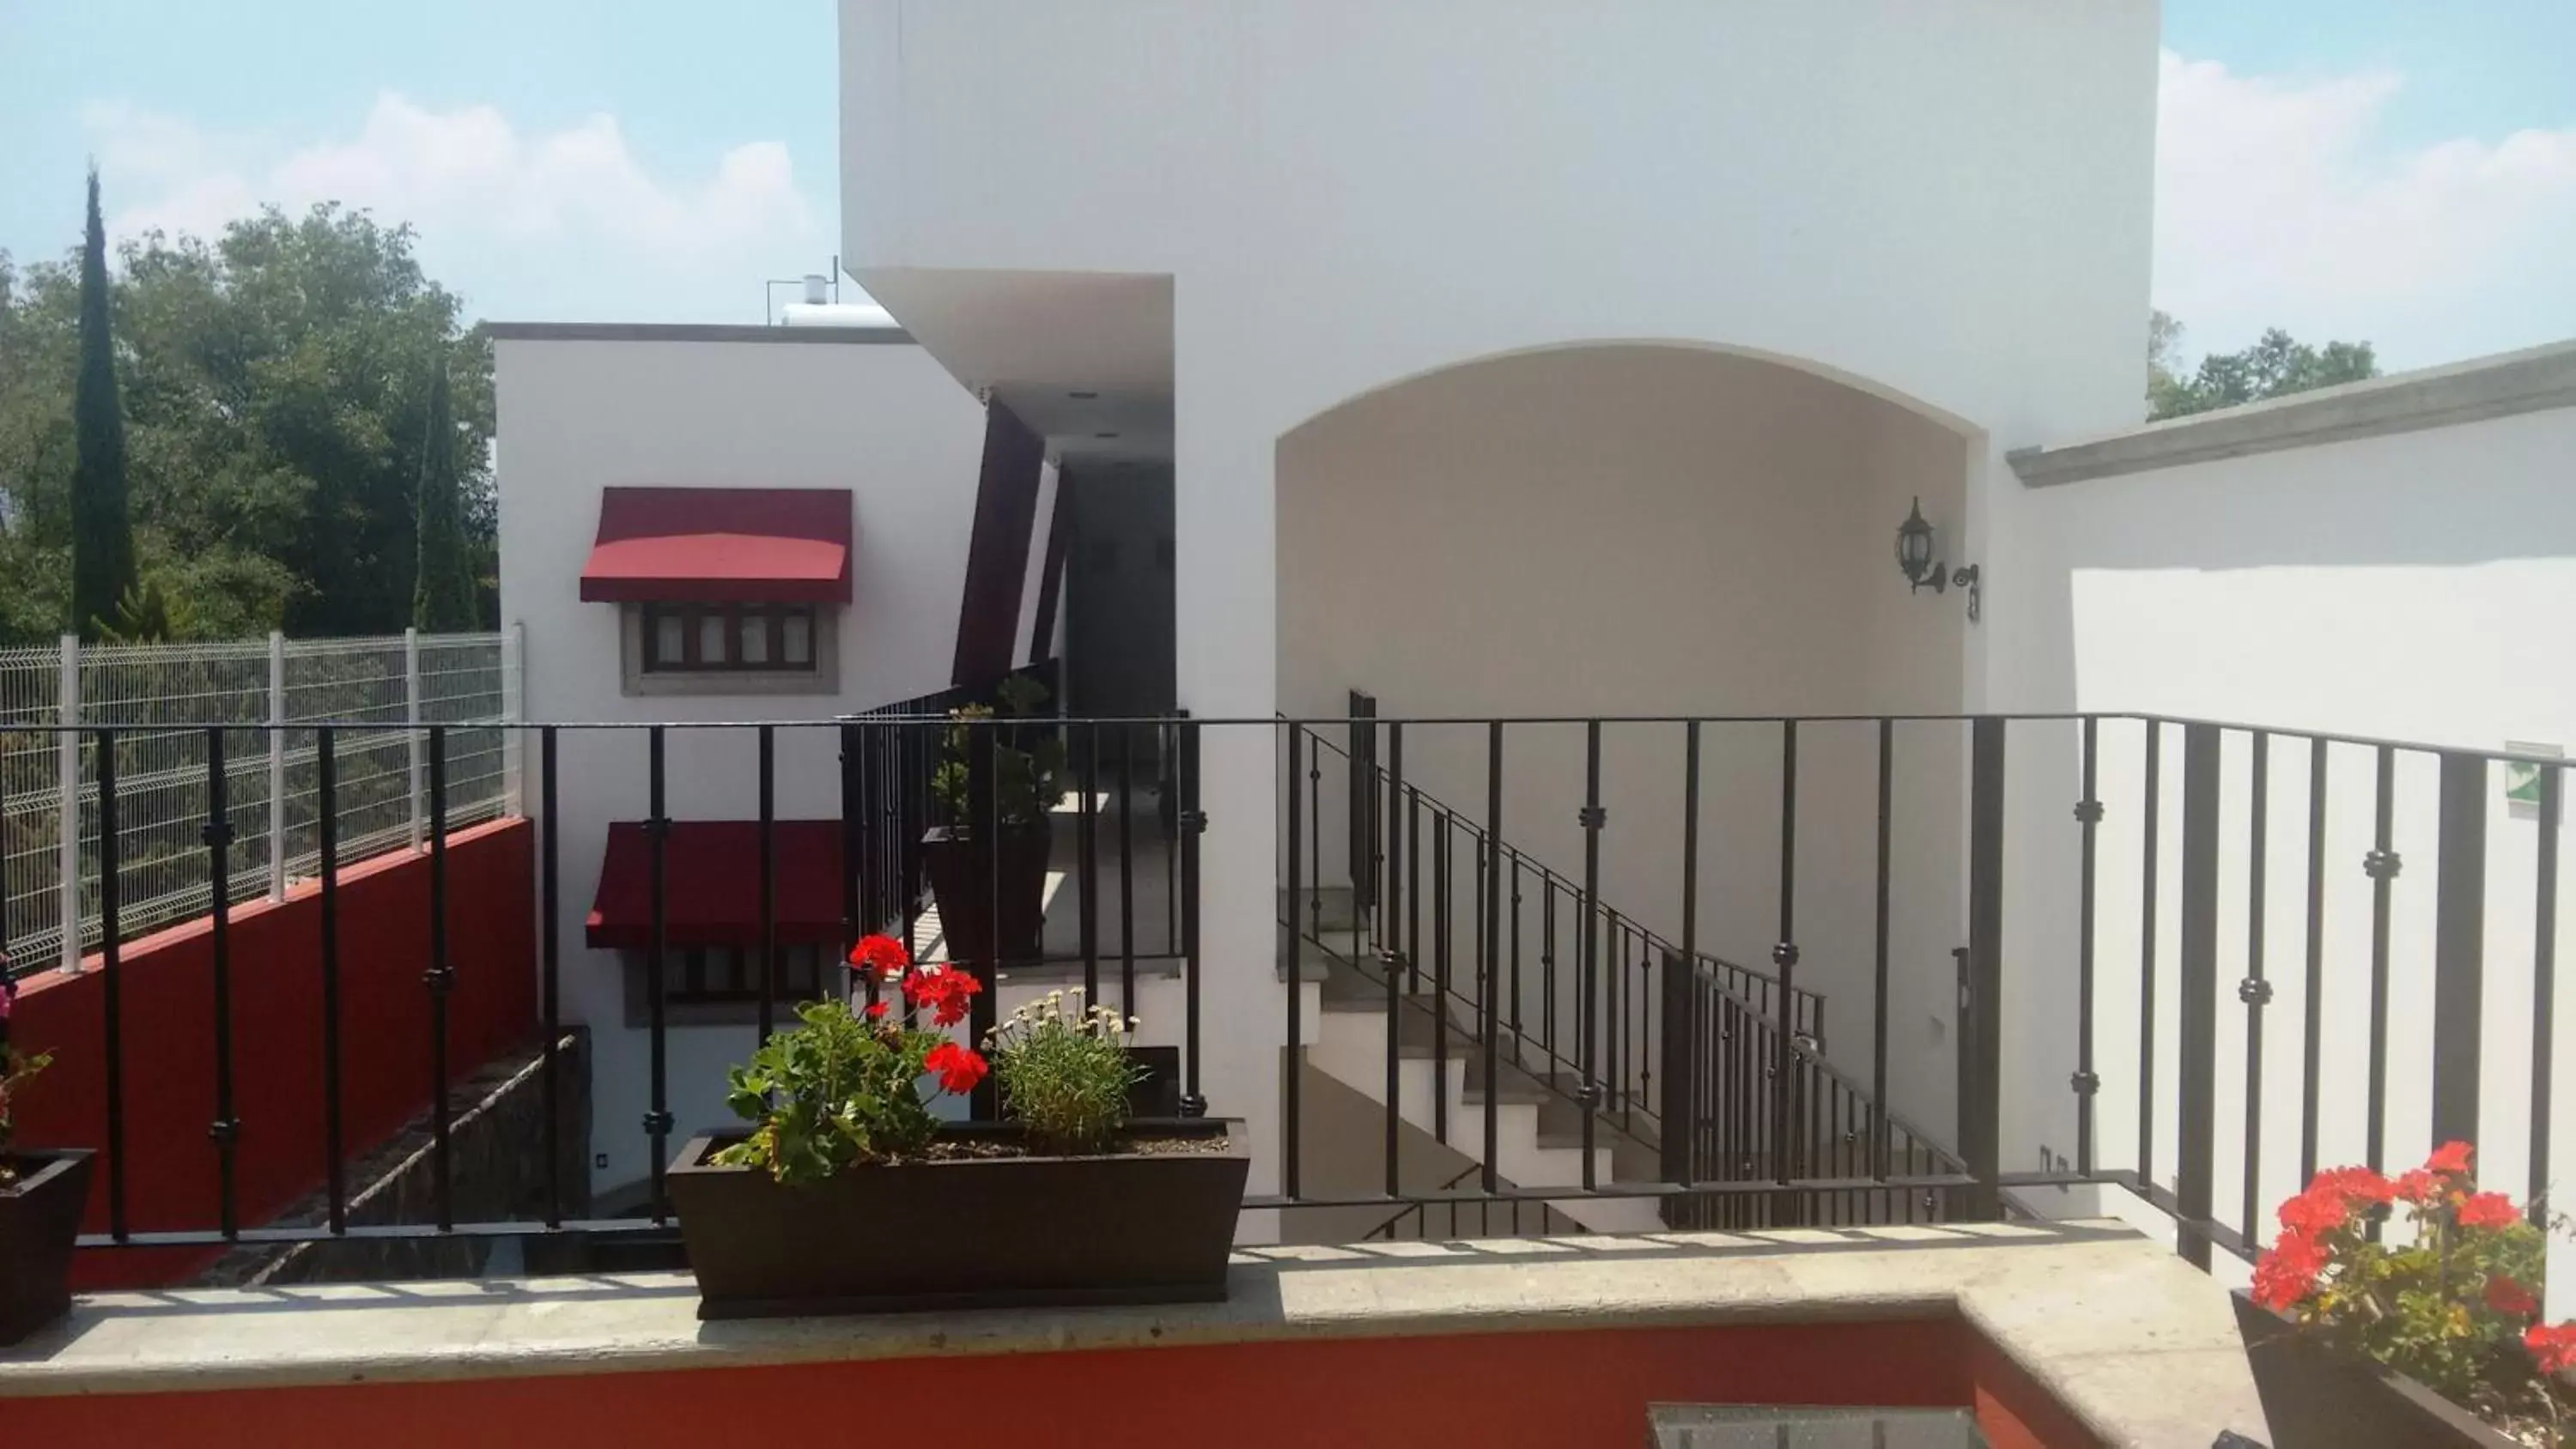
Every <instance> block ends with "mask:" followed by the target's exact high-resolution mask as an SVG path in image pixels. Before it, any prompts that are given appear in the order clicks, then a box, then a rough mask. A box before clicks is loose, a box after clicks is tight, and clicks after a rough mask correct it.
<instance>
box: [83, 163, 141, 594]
mask: <svg viewBox="0 0 2576 1449" xmlns="http://www.w3.org/2000/svg"><path fill="white" fill-rule="evenodd" d="M72 428H73V435H74V440H75V445H76V449H77V452H76V456H75V459H74V462H73V465H72V627H73V628H74V629H75V630H77V631H79V633H80V636H81V637H82V638H84V639H95V638H97V637H98V632H99V627H100V625H101V624H102V623H113V622H114V621H115V620H116V618H117V606H118V605H119V604H121V603H123V602H124V600H125V596H126V594H127V592H128V591H130V590H132V589H133V588H134V583H135V576H134V523H133V520H132V519H130V518H129V517H127V515H126V502H125V413H124V410H123V409H122V408H121V407H120V406H119V405H118V402H117V396H116V344H115V342H114V340H113V339H112V338H111V337H110V336H109V333H108V316H107V228H106V227H105V226H104V225H103V224H102V223H101V222H100V221H99V216H98V168H97V167H96V166H92V167H90V169H89V235H88V236H87V238H85V239H84V240H83V242H82V243H81V282H80V374H79V376H78V378H77V380H76V381H75V383H74V385H73V392H72Z"/></svg>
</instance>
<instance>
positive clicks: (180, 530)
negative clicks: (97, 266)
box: [0, 206, 497, 644]
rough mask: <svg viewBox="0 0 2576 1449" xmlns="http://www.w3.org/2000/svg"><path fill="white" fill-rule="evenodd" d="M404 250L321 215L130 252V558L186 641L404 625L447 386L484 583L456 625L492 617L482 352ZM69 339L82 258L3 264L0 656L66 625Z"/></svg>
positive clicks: (150, 241) (120, 372)
mask: <svg viewBox="0 0 2576 1449" xmlns="http://www.w3.org/2000/svg"><path fill="white" fill-rule="evenodd" d="M414 243H415V238H414V237H413V234H412V232H411V230H410V228H408V227H399V226H394V227H389V226H384V225H381V224H379V223H377V222H376V221H375V220H374V219H373V218H371V217H369V216H367V215H366V214H365V213H363V212H350V211H345V210H342V209H340V208H338V207H334V206H319V207H316V208H314V209H313V210H312V211H310V212H308V213H306V214H305V215H303V216H301V217H296V218H290V217H288V216H286V215H284V214H283V213H281V212H278V211H275V210H271V211H267V212H264V213H262V214H261V215H259V216H256V217H252V218H248V219H245V220H242V221H237V222H234V223H232V224H231V225H229V226H227V227H226V228H225V229H224V232H223V235H222V236H221V237H219V238H217V239H215V240H214V241H212V242H208V241H205V240H201V239H199V238H195V237H189V236H180V237H176V238H172V237H168V236H164V235H162V234H159V233H152V234H148V235H146V236H144V237H142V238H139V239H137V240H132V241H128V242H127V243H125V244H124V246H123V248H122V249H121V257H122V266H121V268H120V269H119V270H120V274H119V275H116V276H114V277H112V278H111V279H110V285H111V288H112V290H113V293H114V306H115V315H116V321H117V340H118V343H119V350H118V354H117V357H116V370H117V381H118V384H119V386H120V388H121V391H122V395H123V401H124V416H125V427H126V447H127V469H128V478H129V484H130V488H131V506H132V516H133V524H134V537H135V547H136V553H137V555H138V564H139V572H140V574H141V576H142V579H141V581H142V582H143V583H145V584H152V583H157V584H159V585H160V586H161V589H162V593H163V595H164V597H166V598H167V599H169V600H171V601H172V603H173V606H174V607H173V608H172V609H171V610H170V620H169V622H170V627H171V628H172V629H173V630H174V631H176V632H178V633H179V634H180V636H181V637H200V638H239V637H243V636H246V635H257V634H260V633H264V632H266V631H267V630H269V629H274V628H284V629H286V630H288V631H289V632H291V633H295V634H299V635H334V634H376V633H391V632H395V631H398V630H400V629H401V628H403V627H404V626H405V625H406V624H408V623H410V622H411V617H412V606H413V602H414V594H415V593H416V592H417V589H416V579H415V565H416V560H417V558H418V555H419V541H418V538H417V533H416V526H417V518H416V513H417V496H418V485H419V483H420V480H421V470H422V466H423V463H424V448H423V444H424V440H425V439H427V437H428V436H429V409H430V392H431V390H432V389H431V383H432V379H433V377H435V376H436V375H437V373H438V371H439V370H440V368H442V367H443V368H444V369H445V371H446V373H447V378H448V409H449V417H450V422H449V425H448V429H447V430H446V431H447V432H448V433H449V435H450V437H451V447H450V450H449V453H448V459H449V461H450V463H451V465H452V468H453V476H454V480H455V495H456V497H457V500H458V507H457V510H456V516H457V518H458V519H459V522H460V526H461V528H462V530H463V533H464V539H465V547H464V550H463V553H464V555H465V557H466V559H467V560H468V566H469V568H470V569H471V570H472V576H473V577H474V578H475V580H476V585H475V587H474V592H473V595H472V597H473V610H474V612H473V617H472V618H471V619H470V621H469V624H468V627H470V626H472V625H475V624H479V625H481V626H483V627H489V626H490V624H491V621H492V619H493V618H494V617H495V616H496V613H497V610H496V608H495V606H494V600H493V597H492V593H491V591H490V589H489V587H488V585H487V584H485V583H483V582H482V575H483V574H485V573H487V572H488V571H489V569H490V561H491V560H492V559H493V557H494V556H495V550H494V545H493V538H492V534H493V521H494V519H493V507H492V497H491V475H490V464H489V459H490V451H491V450H490V444H491V437H492V368H491V349H490V345H489V343H488V341H487V340H486V339H484V338H483V337H482V336H480V335H479V334H477V333H475V332H472V331H469V330H467V329H466V328H465V326H464V325H463V322H462V318H461V316H460V307H459V305H458V303H457V300H456V298H455V296H454V295H453V294H452V293H449V292H448V291H446V290H445V289H444V288H442V287H440V286H438V285H437V284H436V283H435V282H432V281H430V280H429V279H428V278H426V277H425V276H423V275H422V273H421V271H420V268H419V266H418V264H417V262H416V261H415V260H414V258H413V248H414ZM79 318H80V288H79V268H78V266H77V265H76V264H75V263H74V261H73V260H72V259H71V258H69V257H68V256H67V257H66V259H65V261H63V262H60V263H50V262H35V263H31V264H29V265H27V266H25V267H24V268H23V269H21V268H18V267H16V266H14V264H13V263H12V262H11V261H10V260H9V259H8V258H7V257H6V256H5V255H0V644H6V643H20V642H28V641H30V640H35V639H40V638H43V637H47V636H49V635H50V634H51V633H52V631H53V630H54V629H56V628H59V627H60V621H61V619H62V618H63V617H64V616H65V615H66V614H67V613H68V610H69V608H70V599H69V584H70V576H71V575H70V562H71V560H70V550H71V535H72V526H71V517H70V509H71V498H72V493H71V480H72V472H73V458H74V453H75V445H74V436H73V427H72V391H73V388H72V379H73V377H74V375H75V373H76V371H77V368H78V359H79ZM137 597H138V599H140V598H141V596H140V595H139V594H138V595H137ZM181 600H184V601H185V602H186V607H185V608H179V607H176V605H177V603H178V601H181ZM112 620H113V615H111V621H112Z"/></svg>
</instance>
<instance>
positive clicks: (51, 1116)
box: [11, 820, 536, 1289]
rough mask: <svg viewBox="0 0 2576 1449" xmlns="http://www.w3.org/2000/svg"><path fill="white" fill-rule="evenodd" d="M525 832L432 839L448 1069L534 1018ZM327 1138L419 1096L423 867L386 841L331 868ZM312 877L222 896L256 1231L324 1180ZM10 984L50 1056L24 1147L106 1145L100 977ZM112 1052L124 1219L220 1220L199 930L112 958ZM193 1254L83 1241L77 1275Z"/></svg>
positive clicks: (133, 1280)
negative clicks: (334, 1115)
mask: <svg viewBox="0 0 2576 1449" xmlns="http://www.w3.org/2000/svg"><path fill="white" fill-rule="evenodd" d="M532 839H533V836H532V833H531V828H530V826H529V825H528V823H527V822H526V821H524V820H501V821H495V822H492V823H491V824H488V825H481V826H477V827H475V828H473V829H471V830H465V831H460V832H458V833H457V834H456V835H454V836H452V837H451V838H450V839H449V841H448V849H447V888H448V894H447V921H448V964H449V965H450V966H452V967H454V968H455V971H456V983H455V989H454V991H453V992H451V993H450V995H449V997H448V1043H449V1045H448V1056H447V1060H448V1068H449V1079H450V1080H451V1081H455V1080H461V1079H462V1078H464V1077H466V1076H469V1075H471V1074H472V1073H473V1072H474V1071H475V1070H477V1069H478V1068H480V1067H481V1066H482V1065H483V1064H484V1063H486V1062H489V1061H490V1060H492V1058H494V1057H495V1056H497V1055H499V1054H500V1053H501V1052H503V1051H505V1050H507V1049H509V1048H510V1047H512V1046H515V1045H517V1044H519V1043H521V1042H523V1041H526V1040H527V1039H529V1038H530V1037H531V1036H532V1035H533V1034H534V1031H535V1022H536V982H535V976H536V967H535V960H536V954H535V953H536V932H535V924H536V916H535V904H534V868H533V864H532V861H533V856H532V854H531V849H532V847H531V842H532ZM339 895H340V903H339V905H340V1022H341V1035H340V1061H341V1082H342V1097H341V1103H342V1111H343V1114H344V1115H343V1118H342V1141H343V1143H344V1144H345V1146H346V1147H347V1149H348V1151H349V1152H350V1153H352V1154H355V1153H358V1152H362V1151H365V1150H366V1149H368V1148H370V1147H372V1146H374V1145H376V1144H378V1143H380V1142H382V1141H384V1140H385V1139H386V1138H388V1137H391V1136H392V1135H393V1134H394V1133H395V1132H396V1131H397V1130H399V1129H400V1128H401V1126H402V1125H403V1124H404V1123H405V1122H407V1121H409V1120H410V1119H411V1118H412V1116H413V1115H414V1114H416V1113H418V1112H420V1111H421V1110H423V1109H424V1108H426V1107H427V1106H428V1105H429V1100H430V1060H429V1044H430V1029H431V1028H430V1003H429V992H428V990H427V989H426V988H425V987H424V986H423V985H422V974H423V973H424V972H426V971H427V970H428V969H429V860H428V858H427V857H426V856H421V855H412V854H410V853H408V852H397V853H394V854H390V855H383V856H378V857H375V858H374V859H372V860H368V861H364V862H361V863H359V864H357V865H353V866H350V867H348V868H346V869H344V870H343V871H342V872H341V874H340V892H339ZM321 918H322V911H321V895H320V888H319V886H317V885H314V884H312V883H307V884H305V885H302V886H299V887H297V888H296V889H294V890H293V891H290V892H289V893H288V896H287V898H286V900H284V901H283V902H280V903H277V904H270V903H268V902H267V901H260V902H258V903H255V904H250V905H244V906H239V907H236V908H235V909H234V912H233V916H232V924H231V942H232V945H231V957H232V989H233V1110H234V1115H235V1116H236V1117H237V1118H238V1119H239V1120H240V1122H241V1135H240V1139H239V1161H238V1172H239V1176H238V1182H239V1201H240V1211H241V1221H242V1223H243V1224H244V1225H245V1226H256V1225H257V1224H259V1223H262V1222H265V1221H267V1220H268V1219H269V1218H271V1217H274V1216H275V1215H276V1214H278V1213H279V1212H282V1211H283V1210H285V1209H286V1208H287V1207H289V1206H291V1205H292V1204H293V1203H294V1202H295V1201H296V1200H297V1199H299V1198H301V1197H303V1196H305V1195H306V1194H308V1193H311V1192H313V1191H315V1190H317V1189H318V1188H320V1187H321V1185H322V1183H323V1181H324V1173H325V1171H326V1165H325V1161H324V1158H325V1154H324V1152H323V1137H322V1130H323V1108H322V1101H323V1084H322V944H321V930H322V927H321ZM97 962H98V958H97V957H95V956H93V957H91V958H90V964H91V966H92V967H93V969H92V970H90V971H87V972H84V973H83V974H81V975H79V976H65V975H62V974H60V973H58V972H44V973H40V974H38V975H36V976H33V977H30V978H27V979H26V980H25V981H24V982H23V983H22V984H23V985H24V987H25V991H24V994H23V995H21V996H20V998H19V1001H18V1014H17V1019H16V1020H15V1021H14V1022H12V1023H11V1038H12V1040H13V1041H14V1042H15V1043H16V1044H17V1045H19V1046H21V1047H24V1048H28V1049H32V1050H37V1051H51V1052H52V1053H54V1058H55V1060H54V1065H53V1067H52V1069H51V1070H49V1071H47V1072H46V1073H45V1074H44V1075H43V1076H42V1077H39V1078H38V1079H36V1081H35V1082H34V1083H33V1084H32V1085H31V1086H29V1087H28V1089H27V1090H26V1093H25V1095H24V1098H23V1101H22V1105H21V1108H20V1112H19V1136H20V1140H21V1141H22V1142H23V1143H24V1145H26V1146H30V1147H95V1148H104V1147H105V1146H106V1145H107V1062H106V1045H105V1042H106V1011H107V1007H106V1000H107V997H106V983H105V978H104V976H103V975H102V974H101V973H99V972H98V971H97V970H96V969H94V968H95V967H96V965H97ZM118 977H119V983H118V991H119V995H120V997H121V1001H122V1004H121V1016H122V1021H123V1030H122V1031H121V1033H120V1039H121V1043H122V1046H123V1050H124V1090H125V1157H126V1214H127V1226H128V1227H130V1228H131V1229H132V1230H134V1231H136V1232H152V1231H156V1230H175V1229H208V1228H213V1227H215V1226H217V1225H218V1223H219V1221H220V1218H219V1207H218V1204H219V1202H220V1196H219V1187H218V1183H219V1176H218V1165H217V1157H216V1152H215V1146H214V1143H213V1142H212V1140H211V1139H210V1138H209V1137H208V1135H207V1127H208V1125H209V1124H211V1123H212V1122H213V1121H214V1119H215V1044H214V994H215V993H214V932H213V927H212V926H211V924H210V923H209V922H208V921H206V920H202V919H201V920H197V921H192V922H190V923H189V924H187V925H184V926H179V927H175V928H173V929H171V930H168V931H163V932H160V933H159V934H157V935H152V936H146V937H144V938H142V939H140V940H137V941H134V942H131V943H129V944H128V945H127V946H126V948H125V951H124V954H123V958H122V964H121V965H120V966H119V967H118ZM107 1178H108V1174H107V1163H106V1161H105V1160H104V1158H102V1160H101V1161H100V1163H99V1166H98V1171H97V1172H96V1173H95V1174H94V1180H93V1186H92V1189H91V1193H90V1204H89V1214H88V1217H87V1219H86V1220H85V1222H84V1225H83V1227H84V1230H85V1231H88V1232H105V1231H106V1230H107V1226H108V1217H107ZM213 1256H214V1255H213V1254H212V1253H210V1252H207V1251H206V1250H202V1249H193V1248H126V1249H117V1250H114V1251H96V1252H89V1253H84V1254H83V1255H82V1256H81V1261H80V1262H79V1264H78V1265H77V1266H76V1267H75V1268H74V1270H73V1272H74V1281H75V1283H76V1284H77V1285H79V1286H81V1287H83V1288H93V1289H94V1288H103V1287H111V1286H114V1287H123V1286H151V1285H158V1284H165V1283H170V1282H173V1281H177V1280H179V1279H181V1278H184V1277H186V1276H188V1275H190V1274H192V1273H194V1272H196V1271H198V1270H199V1269H200V1268H201V1267H202V1266H203V1265H204V1264H205V1263H207V1262H209V1261H211V1260H212V1258H213Z"/></svg>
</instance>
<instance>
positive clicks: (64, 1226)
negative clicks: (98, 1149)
mask: <svg viewBox="0 0 2576 1449" xmlns="http://www.w3.org/2000/svg"><path fill="white" fill-rule="evenodd" d="M10 1161H11V1162H12V1163H14V1164H15V1165H16V1166H17V1169H18V1181H17V1184H16V1185H15V1186H13V1187H8V1188H0V1345H7V1344H12V1343H16V1342H18V1341H19V1340H21V1339H23V1338H25V1337H26V1336H27V1335H28V1334H31V1333H33V1332H35V1331H36V1330H37V1329H39V1328H42V1327H44V1326H45V1325H46V1324H48V1323H51V1322H53V1321H54V1320H55V1319H57V1318H60V1317H62V1316H63V1315H64V1314H65V1313H68V1312H70V1311H71V1306H72V1298H71V1290H70V1287H69V1286H68V1285H69V1283H70V1280H71V1271H72V1240H73V1239H74V1238H77V1237H78V1236H80V1220H81V1209H82V1208H84V1207H86V1206H88V1204H89V1171H90V1154H89V1153H87V1152H85V1151H62V1152H16V1153H12V1154H10Z"/></svg>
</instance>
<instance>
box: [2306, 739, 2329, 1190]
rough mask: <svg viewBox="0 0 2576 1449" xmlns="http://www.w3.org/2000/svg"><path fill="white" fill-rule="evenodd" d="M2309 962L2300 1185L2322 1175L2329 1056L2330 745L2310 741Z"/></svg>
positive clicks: (2318, 741)
mask: <svg viewBox="0 0 2576 1449" xmlns="http://www.w3.org/2000/svg"><path fill="white" fill-rule="evenodd" d="M2307 943H2308V960H2307V990H2306V993H2305V996H2304V997H2303V999H2302V1001H2301V1003H2300V1005H2301V1010H2302V1011H2303V1013H2304V1014H2305V1016H2306V1022H2305V1024H2304V1032H2303V1036H2302V1041H2301V1046H2302V1057H2301V1066H2302V1075H2301V1076H2300V1078H2299V1081H2300V1083H2301V1086H2300V1094H2299V1181H2301V1182H2307V1181H2310V1180H2311V1179H2313V1178H2315V1176H2316V1175H2317V1075H2318V1072H2319V1071H2320V1070H2321V1069H2322V1066H2323V1059H2324V1051H2325V998H2326V742H2325V740H2324V739H2322V738H2319V739H2313V740H2310V741H2309V742H2308V934H2307Z"/></svg>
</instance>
